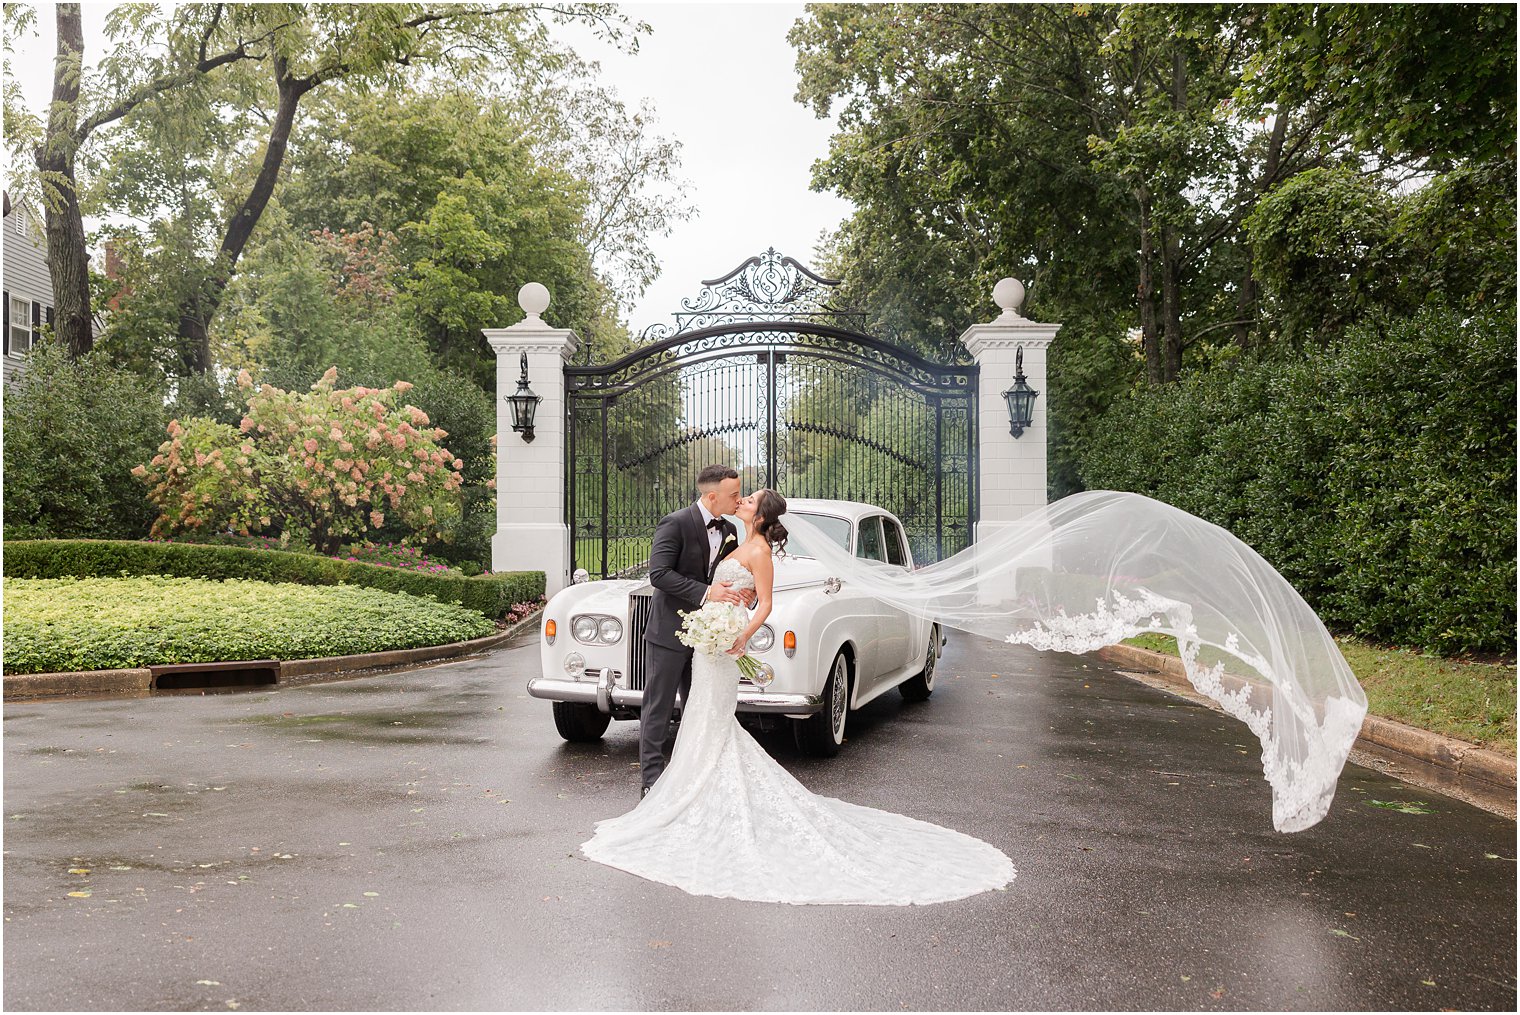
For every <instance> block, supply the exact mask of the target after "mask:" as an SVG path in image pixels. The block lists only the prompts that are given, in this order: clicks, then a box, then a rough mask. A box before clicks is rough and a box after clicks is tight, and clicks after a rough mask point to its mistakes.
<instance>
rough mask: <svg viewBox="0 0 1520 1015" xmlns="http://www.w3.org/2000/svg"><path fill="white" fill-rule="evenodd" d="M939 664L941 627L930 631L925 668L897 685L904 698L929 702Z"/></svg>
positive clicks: (936, 626)
mask: <svg viewBox="0 0 1520 1015" xmlns="http://www.w3.org/2000/svg"><path fill="white" fill-rule="evenodd" d="M938 662H939V625H938V624H935V625H934V626H933V627H931V628H930V629H929V651H928V652H927V653H925V655H924V668H923V669H922V670H920V671H919V673H918V675H917V676H914V677H909V678H908V679H907V680H904V681H903V682H902V683H900V684H898V685H897V689H898V690H899V691H901V692H902V696H903V697H904V698H906V699H908V700H909V701H927V700H929V695H931V694H933V693H934V670H935V667H936V665H937V663H938Z"/></svg>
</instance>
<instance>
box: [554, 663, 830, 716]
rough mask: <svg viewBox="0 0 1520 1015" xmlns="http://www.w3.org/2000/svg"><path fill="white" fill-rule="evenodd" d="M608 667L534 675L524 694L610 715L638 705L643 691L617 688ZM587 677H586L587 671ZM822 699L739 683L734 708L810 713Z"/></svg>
mask: <svg viewBox="0 0 1520 1015" xmlns="http://www.w3.org/2000/svg"><path fill="white" fill-rule="evenodd" d="M613 672H614V671H612V670H602V671H601V672H600V673H598V674H597V676H596V678H595V679H594V680H593V679H587V680H570V679H567V678H564V677H534V678H533V679H532V680H530V681H528V694H530V695H532V696H533V697H535V698H544V699H546V700H548V701H574V702H579V703H580V704H583V705H595V706H596V707H597V710H598V711H600V712H603V713H606V714H609V715H610V714H611V713H612V710H613V709H614V708H639V707H640V706H642V705H643V704H644V692H643V691H633V690H629V689H628V688H626V687H618V686H617V685H616V684H615V683H614V682H613ZM587 676H588V677H589V676H590V673H589V671H588V674H587ZM822 709H823V698H822V697H821V696H819V695H816V694H769V693H767V692H765V691H762V690H760V689H759V688H755V687H745V686H742V685H741V686H740V688H739V706H738V708H737V709H736V711H739V712H755V713H760V714H762V715H811V714H813V713H814V712H819V711H822Z"/></svg>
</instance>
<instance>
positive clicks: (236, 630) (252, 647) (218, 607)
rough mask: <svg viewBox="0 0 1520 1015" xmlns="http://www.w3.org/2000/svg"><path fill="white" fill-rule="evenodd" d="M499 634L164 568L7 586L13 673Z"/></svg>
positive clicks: (434, 615) (271, 655)
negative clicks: (176, 574)
mask: <svg viewBox="0 0 1520 1015" xmlns="http://www.w3.org/2000/svg"><path fill="white" fill-rule="evenodd" d="M494 630H496V625H495V624H494V623H492V622H491V621H490V620H488V619H486V618H485V617H483V616H482V615H481V614H480V613H478V612H476V611H475V610H470V609H466V608H465V607H462V606H456V605H454V604H452V603H439V602H438V601H436V600H434V599H422V598H418V597H417V596H410V595H406V594H404V593H400V592H383V591H381V590H379V589H367V588H361V587H360V586H357V585H293V584H283V583H282V584H274V583H270V582H260V581H247V580H243V579H228V580H226V581H212V580H208V579H204V578H166V577H164V576H162V575H147V576H141V577H136V578H9V579H7V580H6V582H5V671H6V672H7V673H53V672H66V671H71V670H109V669H124V668H127V667H137V666H154V665H161V664H167V663H204V662H221V661H231V660H241V659H312V658H321V657H326V656H341V655H351V654H357V653H362V652H380V651H384V650H387V649H399V648H421V647H424V646H428V645H445V644H448V643H449V642H455V641H465V640H468V639H470V638H479V637H483V636H484V635H487V634H490V633H491V632H493V631H494Z"/></svg>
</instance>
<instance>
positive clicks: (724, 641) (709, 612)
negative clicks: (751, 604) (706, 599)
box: [676, 603, 775, 687]
mask: <svg viewBox="0 0 1520 1015" xmlns="http://www.w3.org/2000/svg"><path fill="white" fill-rule="evenodd" d="M680 613H681V618H682V621H683V622H682V624H681V629H680V630H679V631H677V632H676V638H677V639H679V640H680V642H681V644H682V645H688V646H690V647H691V648H694V649H696V650H697V651H698V652H703V653H706V654H707V655H710V656H715V655H719V654H721V653H723V652H727V651H728V650H729V648H731V647H732V646H733V644H734V642H735V641H737V640H738V638H739V635H741V634H743V633H744V629H745V628H746V627H748V626H749V618H747V617H746V616H745V615H744V611H743V610H737V609H735V608H734V607H733V604H731V603H703V604H702V608H701V609H700V610H682V611H680ZM735 662H737V663H738V665H739V672H740V673H742V674H743V675H744V679H746V680H748V681H750V682H751V683H754V684H757V685H759V686H760V687H764V686H766V685H767V684H769V683H770V682H771V680H772V679H773V677H774V675H775V671H773V670H772V669H771V668H770V666H768V665H766V664H765V663H762V662H761V661H760V660H758V659H756V658H755V657H754V656H752V655H750V654H749V653H748V652H746V653H745V654H744V655H742V656H740V657H739V658H738V659H737V660H735Z"/></svg>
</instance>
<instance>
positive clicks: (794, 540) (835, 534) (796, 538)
mask: <svg viewBox="0 0 1520 1015" xmlns="http://www.w3.org/2000/svg"><path fill="white" fill-rule="evenodd" d="M794 513H795V514H796V515H797V516H798V517H800V518H803V519H805V520H806V521H809V522H811V523H812V524H814V525H816V526H818V528H819V529H821V530H822V531H823V532H824V534H825V535H827V536H828V537H829V538H830V539H832V540H833V541H834V542H835V543H838V544H839V546H840V547H841V548H842V549H843V550H844V552H845V553H849V552H850V523H849V522H848V521H846V520H845V519H843V518H835V517H834V516H833V515H815V514H812V513H810V512H807V511H797V512H794ZM786 552H787V553H790V554H792V555H794V556H797V557H816V556H818V554H817V553H815V552H814V551H813V550H811V549H809V548H808V545H807V538H805V537H803V536H802V535H801V534H800V533H792V534H791V535H789V536H788V537H787V540H786Z"/></svg>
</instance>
